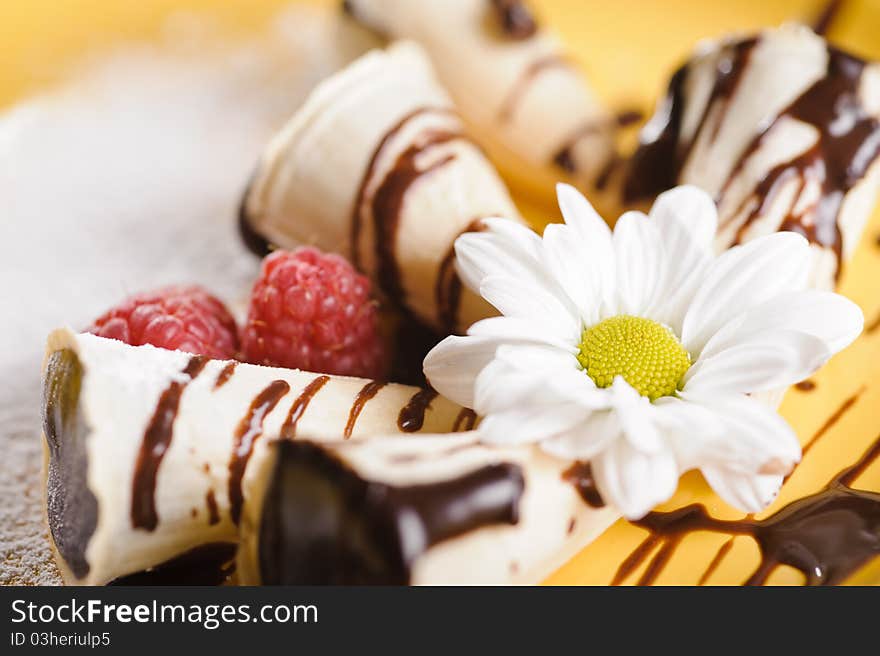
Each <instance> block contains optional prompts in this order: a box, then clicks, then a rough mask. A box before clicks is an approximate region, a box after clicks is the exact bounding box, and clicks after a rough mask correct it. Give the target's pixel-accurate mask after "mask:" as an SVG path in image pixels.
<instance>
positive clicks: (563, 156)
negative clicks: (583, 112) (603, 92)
mask: <svg viewBox="0 0 880 656" xmlns="http://www.w3.org/2000/svg"><path fill="white" fill-rule="evenodd" d="M601 129H602V125H601V124H599V123H595V122H590V123H586V124H585V125H583V126H582V127H580V128H578V129H577V131H575V133H574V134H573V135H571V136H570V137H569V138H568V139H567V140H566V141H565V143H564V144H562V146H560V147H559V150H557V151H556V153H555V154H554V155H553V163H554V164H556V166H558V167H559V168H561V169H562V170H563V171H565V172H566V173H568V174H569V175H574V174H575V173H577V163H576V162H575V160H574V148H575V146H577V144H578V142H579V141H580V140H581V139H583V138H584V137H587V136H589V135H591V134H595V133H597V132H599V131H600V130H601Z"/></svg>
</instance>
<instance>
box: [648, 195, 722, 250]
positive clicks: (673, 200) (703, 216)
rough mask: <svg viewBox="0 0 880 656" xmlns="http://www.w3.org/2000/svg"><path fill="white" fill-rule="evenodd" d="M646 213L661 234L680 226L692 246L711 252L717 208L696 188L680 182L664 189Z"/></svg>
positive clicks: (710, 198)
mask: <svg viewBox="0 0 880 656" xmlns="http://www.w3.org/2000/svg"><path fill="white" fill-rule="evenodd" d="M648 216H650V217H651V220H652V221H654V222H655V223H656V224H657V227H658V228H660V232H661V233H666V232H667V231H668V230H669V229H670V228H673V227H682V228H684V230H685V234H687V235H688V242H689V243H690V244H691V246H692V247H694V248H696V249H698V250H709V251H711V249H712V244H713V242H714V240H715V232H716V230H717V228H718V211H717V210H716V208H715V203H714V202H713V200H712V197H711V196H710V195H709V194H707V193H706V192H705V191H703V190H702V189H700V188H699V187H694V186H693V185H681V186H679V187H675V188H674V189H670V190H669V191H664V192H663V193H662V194H660V195H659V196H657V200H655V201H654V205H653V206H652V207H651V212H650V213H649V215H648ZM675 232H676V238H677V231H675Z"/></svg>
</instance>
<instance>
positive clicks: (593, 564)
mask: <svg viewBox="0 0 880 656" xmlns="http://www.w3.org/2000/svg"><path fill="white" fill-rule="evenodd" d="M436 1H439V0H436ZM286 4H287V3H285V2H282V1H280V0H214V1H211V0H180V1H174V0H143V1H142V2H116V1H115V0H29V1H28V2H5V3H2V4H0V43H3V45H4V57H3V63H2V64H0V106H3V105H8V104H10V103H12V102H14V101H15V100H16V99H18V98H21V97H22V96H24V95H26V94H28V93H30V92H32V91H34V90H35V89H37V88H39V87H41V86H44V85H45V84H47V83H48V82H49V81H51V80H52V79H54V78H56V77H57V76H59V75H60V74H61V73H63V71H64V68H65V67H66V66H67V65H68V64H69V63H71V62H73V61H75V60H76V59H77V57H78V56H80V55H81V54H82V52H83V51H84V50H87V49H94V48H96V47H103V46H106V45H109V44H112V43H114V42H118V41H122V40H127V39H144V38H153V37H155V36H156V35H157V34H158V33H159V30H160V27H161V25H162V23H163V21H164V20H165V18H166V17H167V15H168V14H169V13H170V12H171V11H178V10H191V11H197V12H203V13H205V14H210V15H212V16H214V17H216V18H218V19H219V20H220V21H221V22H222V23H224V24H226V25H228V26H232V27H234V29H237V30H239V31H241V32H247V31H250V30H253V29H255V28H256V27H257V26H259V25H260V24H262V23H263V22H264V21H265V19H266V18H267V17H268V16H269V15H271V14H272V13H273V12H275V11H277V10H278V9H279V8H281V7H282V6H284V5H286ZM533 4H534V5H535V7H536V9H537V11H538V12H539V13H540V14H541V15H542V16H543V17H544V19H545V20H546V21H547V22H548V23H550V24H552V25H553V26H554V27H555V28H556V29H557V30H558V31H559V32H561V34H562V36H563V37H564V39H565V40H566V42H567V43H568V45H569V47H570V49H571V51H572V54H573V55H574V56H575V57H577V58H578V59H579V60H580V61H581V62H582V63H583V65H584V66H585V68H586V69H587V70H588V71H589V73H590V76H591V79H592V80H593V82H594V84H595V86H596V87H597V89H598V91H599V92H600V93H601V94H602V95H603V96H604V97H605V98H606V99H607V100H608V102H609V103H610V104H612V105H613V106H617V107H623V106H626V107H631V106H639V107H642V108H644V109H645V110H646V111H650V108H651V106H652V104H653V102H654V100H655V99H656V97H657V96H658V95H659V94H660V93H661V91H662V89H663V88H664V86H665V84H666V81H667V79H668V76H669V74H670V72H671V71H672V70H673V69H674V68H675V66H676V65H677V64H678V63H680V62H681V61H682V59H683V58H684V57H685V56H686V55H687V54H688V53H689V52H690V50H691V49H692V47H693V46H694V44H695V43H696V42H697V41H698V40H700V39H702V38H706V37H713V36H718V35H720V34H724V33H727V32H730V31H733V30H753V29H755V28H758V27H761V26H764V25H775V24H779V23H782V22H785V21H787V20H798V19H800V20H811V19H812V18H813V17H814V16H815V15H816V14H817V13H818V11H819V7H820V6H822V5H823V4H824V2H822V1H821V0H820V1H819V2H817V1H816V0H775V1H774V2H767V1H766V0H738V1H733V0H731V1H728V2H725V3H707V2H701V1H699V0H691V1H689V0H662V1H661V0H657V1H655V2H648V1H645V0H616V2H612V3H609V2H603V1H600V0H596V1H593V2H586V1H584V0H545V1H541V0H533ZM878 30H880V1H878V0H851V1H850V2H849V3H847V4H846V5H845V7H844V9H843V11H842V13H841V14H840V16H839V19H838V21H837V22H835V24H834V27H833V29H832V30H831V32H830V38H831V40H832V41H833V42H834V43H836V44H838V45H840V46H842V47H844V48H846V49H849V50H853V51H855V52H856V53H858V54H860V55H862V56H865V57H869V58H876V59H880V40H878V39H877V37H876V35H877V33H878ZM526 211H527V213H529V214H530V218H531V219H532V220H533V221H534V222H535V223H536V224H542V223H544V222H545V221H546V219H548V218H551V217H549V216H547V215H546V213H543V212H539V211H537V210H535V209H531V210H530V209H529V208H528V207H527V208H526ZM878 234H880V212H875V215H874V217H873V219H872V221H871V222H870V223H869V225H868V227H867V229H866V232H865V235H864V237H863V239H862V243H861V245H860V247H859V249H858V251H857V253H856V254H855V257H854V259H853V260H852V261H851V263H850V264H849V266H848V267H847V268H846V269H845V271H844V275H843V277H842V280H841V285H840V291H841V292H842V293H843V294H845V295H847V296H849V297H850V298H851V299H853V300H854V301H856V302H857V303H859V304H860V305H861V307H862V309H863V310H864V312H865V317H866V324H867V326H868V330H866V333H865V334H864V335H863V336H862V337H861V338H860V339H859V340H858V341H857V342H856V343H855V344H854V345H853V346H851V347H850V348H849V349H847V350H846V351H845V352H843V353H842V354H840V355H838V356H837V357H836V358H834V360H832V362H831V363H830V364H829V365H827V366H826V367H825V368H824V369H823V370H822V371H821V372H819V374H818V375H817V376H816V377H815V378H814V379H813V380H814V382H815V384H816V387H815V389H814V390H812V391H810V392H804V391H799V390H792V391H790V392H789V394H788V395H787V397H786V399H785V401H784V403H783V406H782V412H783V414H784V415H785V417H786V418H787V419H788V420H789V422H791V424H792V425H793V426H794V428H795V430H796V431H797V433H798V435H799V436H800V438H801V441H802V443H803V444H807V443H809V442H810V441H811V440H812V439H814V438H816V437H817V436H818V439H817V440H816V441H815V443H814V445H813V446H812V448H811V449H810V450H809V453H808V455H807V457H806V458H805V459H804V462H803V463H802V464H801V465H800V466H799V467H798V469H797V470H796V471H795V473H794V475H793V476H792V477H791V478H790V479H789V481H788V482H787V483H786V485H785V486H784V487H783V490H782V492H781V494H780V496H779V498H778V500H777V501H776V502H775V503H774V505H773V506H772V507H771V508H769V509H768V510H767V511H766V512H765V513H763V514H762V515H760V516H759V518H760V517H766V516H768V515H772V514H773V513H775V512H776V511H778V510H779V509H780V508H781V507H783V506H784V505H785V504H788V503H790V502H792V501H793V500H795V499H798V498H801V497H803V496H805V495H809V494H811V493H814V492H816V491H818V490H820V489H821V488H822V487H823V486H824V485H825V484H826V483H827V482H828V481H829V480H830V479H831V478H832V477H833V475H834V474H835V473H836V472H838V471H839V470H841V469H843V468H844V467H845V466H847V465H849V464H851V463H853V462H854V461H855V460H857V459H858V457H859V456H860V455H861V454H862V453H863V452H864V451H865V449H867V448H868V447H869V446H870V445H871V444H872V443H873V442H874V440H875V439H876V438H877V436H878V433H880V421H878V420H877V413H876V408H878V407H880V385H875V384H874V378H875V372H877V371H878V368H880V330H876V331H875V330H872V328H875V327H876V326H877V324H878V323H880V321H878V320H880V242H878ZM851 399H854V400H853V401H852V402H850V400H851ZM841 408H843V411H842V412H841V413H840V416H839V419H838V420H837V421H836V422H834V423H833V424H829V425H828V426H826V423H827V422H828V420H829V417H831V416H832V415H834V414H835V413H836V412H838V411H839V410H840V409H841ZM855 486H856V487H858V488H862V489H873V490H880V463H877V464H875V465H874V466H872V467H870V468H868V469H867V470H866V471H865V472H864V473H863V474H862V475H861V476H860V477H859V478H858V479H857V481H856V483H855ZM694 502H698V503H702V504H705V505H706V507H707V508H708V509H709V511H710V512H711V514H712V515H713V516H715V517H718V518H722V519H739V518H741V515H738V514H737V513H736V512H735V511H733V510H731V509H730V508H728V507H727V506H725V505H724V504H723V503H722V502H721V501H720V500H718V499H717V497H715V496H713V495H712V494H711V493H710V492H709V491H708V489H707V487H706V485H705V483H704V482H703V481H702V479H701V478H700V477H699V476H697V475H688V476H686V477H685V478H684V479H683V480H682V484H681V486H680V489H679V492H678V494H677V495H676V497H675V499H674V500H673V501H672V502H671V503H670V504H667V506H666V507H665V509H669V508H676V507H680V506H682V505H684V504H688V503H694ZM647 535H648V534H647V533H646V531H644V530H642V529H640V528H637V527H634V526H632V525H630V524H628V523H626V522H623V521H621V522H619V523H618V524H616V525H615V526H614V527H613V528H611V529H610V530H609V531H607V532H606V533H605V534H604V535H603V536H602V537H601V538H599V540H597V541H596V542H595V543H594V544H592V545H591V546H589V547H588V548H586V549H585V550H584V551H583V552H581V553H580V554H579V555H578V556H576V557H575V558H574V559H572V560H571V561H570V562H569V563H568V564H567V565H565V566H564V567H562V568H561V569H560V570H558V571H557V572H556V573H555V574H553V575H552V576H551V577H550V578H549V579H548V580H547V583H551V584H562V585H567V584H606V583H609V582H611V580H612V579H613V578H614V575H615V573H616V572H617V571H618V568H619V567H620V566H621V563H622V562H623V561H624V560H625V559H626V558H627V557H628V556H629V555H630V554H631V553H633V551H634V550H635V549H637V548H638V547H639V546H640V545H642V544H643V541H644V540H645V537H646V536H647ZM664 546H665V547H666V549H665V551H664ZM645 550H646V553H645V556H646V557H645V558H643V559H641V560H640V561H639V564H638V566H637V567H635V568H634V569H633V570H632V572H631V573H630V575H629V576H628V577H626V578H625V580H624V582H625V583H633V582H637V581H638V580H639V579H641V578H642V577H643V575H644V574H645V572H646V569H647V568H649V567H650V566H651V562H652V561H653V562H655V563H659V562H660V559H661V558H664V557H665V556H668V557H669V560H668V562H667V563H666V565H665V567H663V568H662V571H660V573H659V575H658V576H657V577H656V579H655V582H656V583H659V584H695V583H697V582H700V581H701V579H702V578H705V581H704V582H705V583H708V584H739V583H742V582H743V581H745V580H746V579H747V578H748V577H749V575H750V574H751V573H752V572H753V571H754V570H755V569H756V567H757V566H758V564H759V563H760V552H759V549H758V545H757V543H756V542H755V541H754V540H753V539H752V538H751V537H748V536H740V537H737V538H735V539H732V540H731V538H730V536H728V535H727V534H724V533H712V532H705V531H703V532H696V533H691V534H688V535H687V536H686V537H685V538H684V539H683V540H682V541H681V542H680V543H679V544H677V545H671V544H669V543H666V544H665V545H664V543H663V541H658V542H657V543H654V544H648V545H646V546H645ZM719 552H720V558H719ZM658 554H659V556H658ZM713 560H717V562H716V563H714V565H715V566H714V568H713V569H712V571H711V573H710V575H709V576H708V577H706V572H707V570H708V569H709V568H710V565H712V564H713ZM803 580H804V577H803V575H802V574H800V573H799V572H798V571H796V570H794V569H792V568H789V567H786V566H782V567H779V568H777V569H776V570H775V571H774V572H773V573H772V574H771V576H770V578H769V582H770V583H780V584H789V583H791V584H799V583H802V582H803ZM849 582H851V583H858V584H872V583H873V584H876V583H880V558H875V559H874V560H873V561H872V562H870V563H868V565H866V566H865V567H864V568H863V569H862V570H861V571H860V572H858V573H857V574H856V575H854V576H853V577H851V578H850V580H849Z"/></svg>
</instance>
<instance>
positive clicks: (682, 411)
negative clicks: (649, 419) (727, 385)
mask: <svg viewBox="0 0 880 656" xmlns="http://www.w3.org/2000/svg"><path fill="white" fill-rule="evenodd" d="M654 422H655V423H656V425H657V426H658V427H659V429H660V430H661V431H662V433H663V435H664V437H665V439H666V441H667V443H668V444H669V445H670V446H671V447H672V448H673V450H674V451H675V456H676V461H677V462H678V466H679V469H680V470H681V471H686V470H688V469H693V468H695V467H698V466H699V464H700V463H701V462H708V461H709V458H715V457H717V454H718V449H717V448H716V447H715V445H716V444H718V443H719V442H720V439H719V438H721V436H722V435H723V430H724V422H723V421H722V419H721V418H720V417H719V416H718V414H717V413H716V412H714V411H712V410H711V409H709V408H707V407H705V406H703V405H701V404H699V403H692V402H691V401H689V400H687V399H681V398H677V397H672V396H667V397H663V398H660V399H657V400H656V401H654Z"/></svg>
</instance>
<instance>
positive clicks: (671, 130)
mask: <svg viewBox="0 0 880 656" xmlns="http://www.w3.org/2000/svg"><path fill="white" fill-rule="evenodd" d="M757 43H758V40H757V39H756V38H750V39H745V40H743V41H739V42H737V43H735V44H732V45H731V46H729V47H727V48H726V49H725V50H724V52H723V54H722V56H721V57H719V60H718V63H717V64H716V69H715V83H714V85H713V87H712V91H711V93H710V95H709V99H708V100H707V101H706V105H705V109H704V111H703V116H702V118H701V119H700V124H699V126H698V127H697V129H696V130H695V131H694V135H693V137H692V138H691V139H690V141H689V142H687V143H680V135H681V121H682V117H683V115H684V108H685V107H684V106H685V97H684V85H685V82H686V81H687V76H688V66H687V64H685V65H684V66H682V67H681V68H679V69H678V70H677V71H676V72H675V74H674V75H673V76H672V79H671V80H670V81H669V88H668V89H667V91H666V97H665V98H664V99H663V102H662V103H661V104H660V106H659V107H658V108H657V111H656V113H655V115H654V116H653V117H652V118H651V120H650V121H649V122H648V126H646V127H647V128H648V129H646V130H643V132H642V135H641V137H642V139H644V136H645V133H646V132H649V133H650V134H652V135H654V136H653V138H652V139H651V140H650V141H644V140H643V141H641V142H640V143H639V148H638V149H637V150H636V152H635V153H634V154H633V157H632V160H631V162H630V170H629V174H628V176H627V179H626V181H625V183H624V188H623V196H624V200H625V201H626V202H629V203H632V202H637V201H642V200H645V199H649V198H653V197H654V196H656V195H657V194H659V193H661V192H663V191H666V190H667V189H670V188H672V187H674V186H675V185H676V184H678V178H679V174H680V173H681V170H682V168H683V167H684V165H685V162H686V161H687V159H688V156H689V155H690V152H691V148H692V147H693V145H694V143H695V142H696V139H697V137H698V136H699V134H700V132H701V131H702V129H703V127H704V125H705V122H706V118H707V117H708V115H709V108H710V107H711V106H712V105H713V104H714V103H715V102H716V101H722V102H724V103H729V101H730V99H731V97H732V96H733V94H734V93H735V92H736V89H737V86H738V85H739V81H740V79H741V77H742V74H743V72H744V71H745V69H746V68H747V66H748V63H749V59H750V57H751V53H752V50H753V49H754V47H755V45H757ZM720 123H721V121H719V123H718V124H719V125H720Z"/></svg>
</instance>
